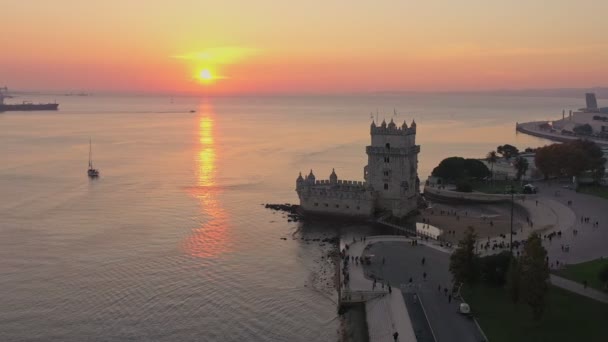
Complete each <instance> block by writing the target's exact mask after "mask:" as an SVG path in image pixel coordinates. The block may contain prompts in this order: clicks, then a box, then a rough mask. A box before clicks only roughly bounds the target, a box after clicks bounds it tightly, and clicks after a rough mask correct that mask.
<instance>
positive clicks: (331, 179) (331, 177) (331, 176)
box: [329, 169, 338, 184]
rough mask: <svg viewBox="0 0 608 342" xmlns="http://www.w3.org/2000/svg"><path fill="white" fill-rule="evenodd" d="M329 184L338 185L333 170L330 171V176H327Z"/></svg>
mask: <svg viewBox="0 0 608 342" xmlns="http://www.w3.org/2000/svg"><path fill="white" fill-rule="evenodd" d="M329 183H331V184H338V175H336V170H335V169H331V175H329Z"/></svg>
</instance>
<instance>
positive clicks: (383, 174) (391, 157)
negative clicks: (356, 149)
mask: <svg viewBox="0 0 608 342" xmlns="http://www.w3.org/2000/svg"><path fill="white" fill-rule="evenodd" d="M370 134H371V138H372V139H371V140H372V142H371V145H370V146H367V147H366V153H367V156H368V162H367V166H366V167H365V169H364V177H365V180H366V181H367V183H368V184H370V185H371V186H372V187H373V189H374V190H375V192H376V193H377V203H376V207H377V208H378V209H380V210H382V211H386V212H388V213H391V214H392V215H394V216H398V217H402V216H404V215H407V214H408V213H410V212H412V211H413V210H415V209H416V207H417V202H418V192H419V190H418V186H419V184H418V153H419V152H420V146H419V145H416V122H415V121H412V124H411V126H410V127H408V126H407V124H406V123H405V121H404V122H403V125H401V127H397V125H396V124H395V123H394V122H393V120H391V122H390V123H389V124H388V125H387V124H386V122H385V121H382V124H381V125H380V126H377V125H376V123H375V122H372V124H371V128H370Z"/></svg>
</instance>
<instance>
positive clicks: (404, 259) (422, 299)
mask: <svg viewBox="0 0 608 342" xmlns="http://www.w3.org/2000/svg"><path fill="white" fill-rule="evenodd" d="M365 253H366V254H367V255H370V256H371V255H373V257H372V258H373V259H374V261H372V263H371V265H365V266H364V268H365V271H366V272H367V273H368V274H369V275H370V277H371V276H372V275H373V276H374V277H375V278H376V279H378V280H379V281H382V282H384V283H385V284H391V285H392V286H393V293H394V292H395V288H400V289H401V292H402V293H403V295H404V296H405V297H406V298H409V299H411V300H412V301H411V302H410V303H406V305H407V308H408V314H409V316H410V320H411V322H412V326H413V328H414V331H415V333H416V338H418V341H419V342H422V341H437V342H444V341H445V342H479V341H481V340H482V338H483V335H482V334H481V333H480V331H479V329H478V327H477V326H476V325H475V323H474V321H473V320H471V319H469V318H467V317H464V316H462V315H460V314H459V313H458V306H459V305H460V300H459V299H458V298H451V300H450V298H449V294H450V290H449V289H451V288H452V275H451V274H450V272H449V267H448V265H449V254H448V253H444V252H442V251H438V250H436V249H433V248H429V247H428V246H423V245H419V246H412V245H411V244H410V242H409V241H408V242H404V241H378V242H376V243H374V244H373V245H372V246H371V247H370V248H369V249H368V250H367V251H366V252H365ZM382 258H385V260H386V262H385V263H384V264H383V263H382ZM423 258H424V260H425V262H424V263H422V259H423ZM446 288H447V289H448V290H446ZM414 296H415V297H416V298H417V299H416V300H414V299H413V297H414ZM412 304H414V305H416V306H418V310H417V308H416V307H415V306H414V305H412ZM420 304H422V305H423V306H420Z"/></svg>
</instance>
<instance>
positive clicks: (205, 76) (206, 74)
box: [198, 69, 213, 82]
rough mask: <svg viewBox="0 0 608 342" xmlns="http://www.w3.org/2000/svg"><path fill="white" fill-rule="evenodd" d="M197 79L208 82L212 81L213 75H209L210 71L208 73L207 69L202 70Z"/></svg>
mask: <svg viewBox="0 0 608 342" xmlns="http://www.w3.org/2000/svg"><path fill="white" fill-rule="evenodd" d="M198 78H200V79H201V80H202V81H207V82H208V81H211V80H213V75H212V74H211V71H209V69H203V70H201V72H200V73H199V74H198Z"/></svg>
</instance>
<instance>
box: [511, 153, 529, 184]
mask: <svg viewBox="0 0 608 342" xmlns="http://www.w3.org/2000/svg"><path fill="white" fill-rule="evenodd" d="M513 166H515V169H516V170H517V180H520V179H521V177H522V176H523V175H525V174H526V171H528V166H529V163H528V159H526V158H524V157H517V158H515V162H514V163H513Z"/></svg>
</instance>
